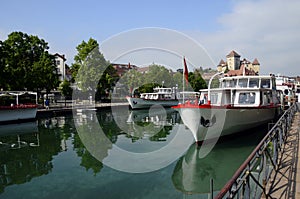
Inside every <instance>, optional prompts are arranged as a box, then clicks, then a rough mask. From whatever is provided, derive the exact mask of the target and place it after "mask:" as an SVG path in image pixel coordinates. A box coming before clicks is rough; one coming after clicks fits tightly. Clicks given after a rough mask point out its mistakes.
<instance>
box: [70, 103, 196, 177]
mask: <svg viewBox="0 0 300 199" xmlns="http://www.w3.org/2000/svg"><path fill="white" fill-rule="evenodd" d="M84 112H85V113H84ZM83 114H84V115H85V116H84V117H82V116H83ZM79 116H80V117H79V118H78V119H76V118H75V119H74V120H75V124H76V129H77V131H78V134H79V136H80V139H81V141H82V142H83V143H84V145H85V147H86V149H87V150H88V151H89V152H90V153H91V154H92V155H93V156H94V157H95V158H96V159H97V160H99V161H101V162H102V163H105V164H106V165H108V166H109V167H112V168H114V169H117V170H121V171H125V172H133V173H141V172H150V171H154V170H157V169H161V168H163V167H165V166H167V165H169V164H170V163H172V162H173V161H175V160H177V159H178V157H180V156H181V155H182V154H183V153H184V151H186V149H187V147H188V146H189V145H190V143H191V141H192V140H191V139H190V138H191V137H190V136H186V134H185V130H184V126H183V125H178V123H177V122H178V121H179V120H180V118H179V114H178V113H177V112H176V111H174V110H173V109H164V108H163V109H156V108H155V109H149V110H138V111H130V110H128V108H127V109H126V108H118V109H117V110H115V111H113V112H104V111H103V112H100V113H98V114H97V115H96V113H95V111H88V110H86V111H81V113H80V114H79ZM82 118H84V120H82ZM108 121H109V122H108ZM132 162H135V164H134V165H133V164H132Z"/></svg>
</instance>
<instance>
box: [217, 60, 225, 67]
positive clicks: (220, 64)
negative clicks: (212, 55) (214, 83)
mask: <svg viewBox="0 0 300 199" xmlns="http://www.w3.org/2000/svg"><path fill="white" fill-rule="evenodd" d="M222 65H226V63H225V61H224V60H223V59H221V61H220V63H219V65H218V66H222Z"/></svg>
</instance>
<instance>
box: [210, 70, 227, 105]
mask: <svg viewBox="0 0 300 199" xmlns="http://www.w3.org/2000/svg"><path fill="white" fill-rule="evenodd" d="M223 73H224V72H223V71H222V72H219V73H216V74H214V75H213V76H212V77H211V78H210V79H209V82H208V94H207V95H208V96H207V97H208V100H207V104H208V105H210V103H211V101H210V86H211V82H212V80H213V79H214V78H215V77H216V76H217V75H221V74H223Z"/></svg>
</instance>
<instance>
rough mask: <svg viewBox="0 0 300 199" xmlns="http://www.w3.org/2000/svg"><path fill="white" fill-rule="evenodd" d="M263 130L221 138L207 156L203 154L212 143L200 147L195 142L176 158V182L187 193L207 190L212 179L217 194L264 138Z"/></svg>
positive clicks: (204, 192)
mask: <svg viewBox="0 0 300 199" xmlns="http://www.w3.org/2000/svg"><path fill="white" fill-rule="evenodd" d="M261 131H262V130H257V133H253V132H252V133H251V132H249V131H248V132H247V135H246V136H245V135H241V136H239V137H238V138H236V139H235V138H232V139H227V140H222V142H218V144H217V145H215V147H214V148H213V149H212V150H211V151H210V153H208V155H207V156H205V157H204V158H201V156H202V152H203V151H205V150H207V149H210V148H211V146H210V144H209V143H208V144H206V145H202V146H201V147H199V146H198V145H197V144H196V143H194V144H192V145H191V146H190V147H189V149H188V150H187V152H186V154H185V155H184V156H182V157H181V158H180V159H179V160H178V161H177V164H176V166H175V168H174V171H173V174H172V181H173V185H174V186H175V188H176V189H178V190H180V191H181V192H183V193H186V194H208V193H210V180H211V179H213V188H214V193H215V194H216V192H217V191H220V190H221V189H222V188H223V186H224V185H225V184H226V182H227V181H228V180H229V179H230V178H231V177H232V176H233V174H234V172H235V171H236V170H237V169H238V168H239V166H240V165H241V164H242V163H243V161H244V160H245V159H246V158H247V157H248V155H249V154H250V153H251V151H252V150H253V148H254V147H255V146H256V144H257V143H256V142H257V141H259V140H260V139H261V137H262V136H263V135H262V134H261ZM245 133H246V132H245ZM249 137H251V139H249ZM241 148H242V150H241ZM204 153H205V152H204Z"/></svg>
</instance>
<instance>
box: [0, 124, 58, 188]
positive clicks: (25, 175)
mask: <svg viewBox="0 0 300 199" xmlns="http://www.w3.org/2000/svg"><path fill="white" fill-rule="evenodd" d="M55 141H56V140H55V139H53V137H52V134H48V135H47V134H43V136H40V131H39V129H38V124H37V122H29V123H20V124H10V125H1V126H0V150H1V153H0V193H1V192H3V191H4V189H5V187H6V186H9V185H13V184H22V183H26V182H29V181H30V180H31V179H32V178H34V177H37V176H41V175H44V174H47V173H49V172H50V171H51V169H52V163H51V159H52V156H53V155H54V154H57V153H58V151H59V146H60V145H59V143H58V144H55V143H56V142H55ZM45 142H51V143H53V144H52V145H51V146H48V145H45V144H43V143H45Z"/></svg>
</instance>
